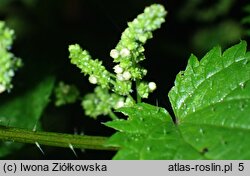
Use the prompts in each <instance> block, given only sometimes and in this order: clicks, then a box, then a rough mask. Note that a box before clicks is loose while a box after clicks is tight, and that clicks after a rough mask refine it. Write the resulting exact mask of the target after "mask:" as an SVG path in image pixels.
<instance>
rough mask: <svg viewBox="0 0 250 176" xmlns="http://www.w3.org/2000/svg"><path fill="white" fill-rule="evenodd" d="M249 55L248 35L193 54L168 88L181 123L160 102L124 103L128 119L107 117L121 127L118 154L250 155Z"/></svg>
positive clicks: (113, 140) (126, 156) (113, 142)
mask: <svg viewBox="0 0 250 176" xmlns="http://www.w3.org/2000/svg"><path fill="white" fill-rule="evenodd" d="M249 60H250V53H249V52H248V53H246V42H244V41H243V42H241V43H239V44H237V45H235V46H233V47H231V48H229V49H228V50H226V51H225V52H224V53H223V54H222V53H221V49H220V47H215V48H214V49H212V50H211V51H210V52H208V53H207V54H206V55H205V56H204V57H203V59H202V60H201V61H200V62H199V61H198V59H197V58H196V57H195V56H194V55H191V57H190V58H189V61H188V65H187V68H186V70H185V71H181V72H180V73H179V74H178V75H177V77H176V81H175V86H174V87H173V88H172V89H171V91H170V92H169V98H170V101H171V104H172V107H173V110H174V114H175V116H176V120H177V123H176V124H174V123H173V122H172V120H171V118H170V115H169V114H168V113H167V112H166V111H165V110H164V109H162V108H159V107H154V106H150V105H147V104H138V105H136V106H134V107H131V108H122V109H121V110H120V111H121V112H122V113H124V114H125V115H128V116H129V118H128V119H127V120H119V121H112V122H108V123H106V125H107V126H109V127H112V128H115V129H116V130H118V131H119V132H117V133H116V134H115V135H113V136H112V137H111V138H110V140H109V143H108V145H110V146H115V147H120V150H119V151H118V153H117V154H116V156H115V157H114V159H250V151H249V146H250V138H249V135H250V117H249V114H250V81H249V80H250V64H249Z"/></svg>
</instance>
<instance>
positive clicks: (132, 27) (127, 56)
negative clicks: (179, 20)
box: [110, 4, 166, 80]
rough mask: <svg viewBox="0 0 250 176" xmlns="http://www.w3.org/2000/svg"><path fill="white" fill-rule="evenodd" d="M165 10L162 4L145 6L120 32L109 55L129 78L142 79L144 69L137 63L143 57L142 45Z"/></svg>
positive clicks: (162, 19) (160, 21) (160, 22)
mask: <svg viewBox="0 0 250 176" xmlns="http://www.w3.org/2000/svg"><path fill="white" fill-rule="evenodd" d="M165 16H166V11H165V9H164V7H163V6H162V5H159V4H154V5H151V6H149V7H147V8H145V10H144V13H142V14H140V15H138V16H137V18H136V19H134V20H133V21H132V22H129V23H128V26H129V27H128V28H127V29H126V30H125V31H124V32H123V33H122V36H121V40H120V41H119V43H118V45H117V46H116V48H115V49H112V50H111V52H110V56H111V57H112V58H114V61H115V62H117V63H119V66H120V67H121V68H122V69H123V70H124V71H129V73H130V75H131V79H133V80H136V79H142V78H143V77H144V76H145V75H146V73H147V72H146V71H145V69H143V68H141V67H140V66H139V65H138V63H139V62H140V61H142V60H144V59H145V56H144V54H143V52H144V47H143V45H144V44H145V43H146V41H147V40H148V39H150V38H152V36H153V35H152V31H154V30H156V29H158V28H160V26H161V24H162V23H163V22H164V21H165V19H164V17H165Z"/></svg>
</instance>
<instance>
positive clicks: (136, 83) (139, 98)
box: [135, 79, 141, 103]
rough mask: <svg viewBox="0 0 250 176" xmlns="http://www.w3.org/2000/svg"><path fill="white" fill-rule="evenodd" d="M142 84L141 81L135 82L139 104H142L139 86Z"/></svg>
mask: <svg viewBox="0 0 250 176" xmlns="http://www.w3.org/2000/svg"><path fill="white" fill-rule="evenodd" d="M139 84H140V81H139V80H138V79H137V80H136V82H135V85H136V99H137V103H141V96H140V95H139V93H138V90H137V89H138V86H139Z"/></svg>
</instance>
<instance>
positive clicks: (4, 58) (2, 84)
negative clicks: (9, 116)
mask: <svg viewBox="0 0 250 176" xmlns="http://www.w3.org/2000/svg"><path fill="white" fill-rule="evenodd" d="M13 38H14V31H13V30H11V29H9V28H7V27H6V26H5V23H4V22H2V21H0V93H2V92H4V91H5V90H10V89H11V88H12V87H13V85H12V84H11V80H12V78H13V76H14V75H15V71H16V69H17V68H19V67H20V66H21V65H22V62H21V60H20V59H19V58H16V57H15V56H14V55H13V54H12V53H11V52H9V50H10V49H11V45H12V42H13Z"/></svg>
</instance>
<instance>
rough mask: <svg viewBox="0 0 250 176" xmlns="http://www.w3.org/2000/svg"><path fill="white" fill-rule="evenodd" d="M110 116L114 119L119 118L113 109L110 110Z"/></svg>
mask: <svg viewBox="0 0 250 176" xmlns="http://www.w3.org/2000/svg"><path fill="white" fill-rule="evenodd" d="M109 117H110V118H111V119H112V120H117V119H119V118H118V117H117V116H116V115H115V113H113V112H112V111H110V112H109Z"/></svg>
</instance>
